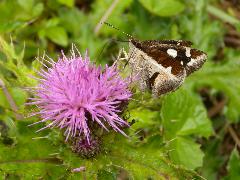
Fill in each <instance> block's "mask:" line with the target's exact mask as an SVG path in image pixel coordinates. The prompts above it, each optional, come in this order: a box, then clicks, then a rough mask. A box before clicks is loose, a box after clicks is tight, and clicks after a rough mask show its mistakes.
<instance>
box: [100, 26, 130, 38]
mask: <svg viewBox="0 0 240 180" xmlns="http://www.w3.org/2000/svg"><path fill="white" fill-rule="evenodd" d="M101 24H105V25H107V26H109V27H111V28H113V29H116V30H118V31H120V32H121V33H123V34H125V35H126V36H128V37H129V38H130V39H134V38H133V36H132V35H130V34H128V33H126V32H124V31H121V30H120V29H119V28H117V27H115V26H113V25H112V24H110V23H108V22H101Z"/></svg>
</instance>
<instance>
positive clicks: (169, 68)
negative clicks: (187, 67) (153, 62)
mask: <svg viewBox="0 0 240 180" xmlns="http://www.w3.org/2000/svg"><path fill="white" fill-rule="evenodd" d="M166 71H167V72H168V73H170V74H171V72H172V67H171V66H169V67H167V68H166Z"/></svg>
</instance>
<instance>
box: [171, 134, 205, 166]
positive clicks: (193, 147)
mask: <svg viewBox="0 0 240 180" xmlns="http://www.w3.org/2000/svg"><path fill="white" fill-rule="evenodd" d="M170 147H171V148H172V150H171V151H170V157H171V159H172V160H173V161H174V162H175V163H177V164H181V165H184V166H185V167H187V168H188V169H195V168H197V167H200V166H202V163H203V156H204V154H203V152H202V151H201V149H200V145H199V144H197V143H195V142H194V141H193V140H191V139H189V138H183V137H177V138H176V139H174V140H172V142H171V144H170Z"/></svg>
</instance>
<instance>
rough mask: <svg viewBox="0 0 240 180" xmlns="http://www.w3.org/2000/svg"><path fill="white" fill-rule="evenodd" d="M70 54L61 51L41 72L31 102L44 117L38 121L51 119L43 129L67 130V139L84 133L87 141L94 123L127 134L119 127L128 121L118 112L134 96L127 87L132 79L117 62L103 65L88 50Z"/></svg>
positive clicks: (65, 133)
mask: <svg viewBox="0 0 240 180" xmlns="http://www.w3.org/2000/svg"><path fill="white" fill-rule="evenodd" d="M71 53H72V56H71V57H70V58H67V57H66V56H65V55H64V53H62V57H60V58H59V59H58V61H57V62H54V61H53V60H52V59H50V61H47V60H46V61H47V62H48V63H50V64H51V67H47V66H46V65H45V64H44V66H45V67H46V70H43V69H41V70H40V71H39V72H38V74H39V75H40V78H39V79H38V80H39V84H38V85H37V87H36V88H35V96H36V98H32V100H33V102H31V103H30V104H34V105H37V106H38V107H39V112H38V113H36V114H40V116H41V118H42V120H41V121H39V122H45V121H50V123H49V124H48V125H47V126H45V127H44V128H42V129H45V128H50V127H58V128H60V129H65V132H64V135H65V137H66V140H67V139H68V138H69V137H77V136H78V137H80V136H83V137H84V138H86V140H87V142H88V143H90V133H91V131H94V129H90V128H89V125H91V124H92V123H95V124H96V123H97V124H98V125H100V126H98V127H101V128H104V129H105V130H108V127H111V128H113V129H114V130H115V131H117V132H120V133H122V134H123V135H125V133H124V132H123V131H122V130H121V128H120V127H123V126H125V127H126V126H128V123H127V122H126V121H125V120H123V119H122V118H121V117H120V116H119V114H120V113H121V108H120V105H121V104H122V103H124V102H127V101H128V100H129V99H130V97H131V95H132V94H131V92H130V91H129V89H128V86H129V82H130V81H129V79H123V78H122V77H120V75H119V72H118V69H117V68H116V65H112V66H110V67H109V66H107V65H106V66H105V68H103V67H102V66H96V65H94V64H93V63H91V62H90V59H89V57H88V55H87V53H86V55H85V57H84V58H83V57H82V56H81V55H80V53H79V55H75V53H74V51H71ZM39 122H37V123H39ZM34 124H36V123H34ZM42 129H40V130H42ZM40 130H39V131H40Z"/></svg>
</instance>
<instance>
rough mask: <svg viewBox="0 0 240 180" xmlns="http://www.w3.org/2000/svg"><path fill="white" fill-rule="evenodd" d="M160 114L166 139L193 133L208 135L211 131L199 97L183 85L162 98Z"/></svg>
mask: <svg viewBox="0 0 240 180" xmlns="http://www.w3.org/2000/svg"><path fill="white" fill-rule="evenodd" d="M161 116H162V119H163V127H164V129H165V132H166V133H165V136H166V138H167V139H171V138H174V137H175V136H178V135H181V136H186V135H193V134H194V135H198V136H204V137H208V136H209V135H211V134H212V132H213V130H212V125H211V122H210V120H209V119H208V117H207V113H206V109H205V107H204V106H203V104H202V102H201V100H200V98H199V97H198V96H197V95H196V94H194V93H193V92H192V91H190V90H187V89H185V88H184V87H181V88H180V89H179V90H177V91H176V92H174V93H171V94H169V95H167V96H166V97H165V98H164V101H163V105H162V109H161Z"/></svg>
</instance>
